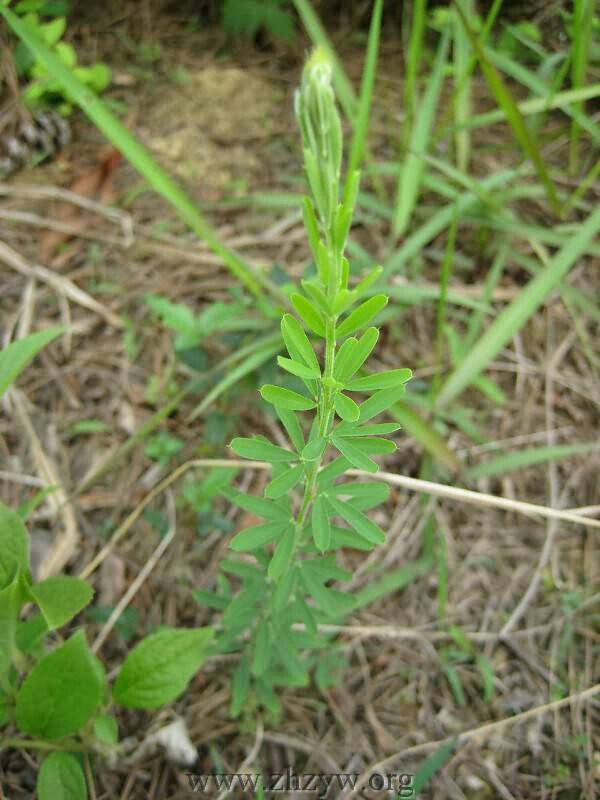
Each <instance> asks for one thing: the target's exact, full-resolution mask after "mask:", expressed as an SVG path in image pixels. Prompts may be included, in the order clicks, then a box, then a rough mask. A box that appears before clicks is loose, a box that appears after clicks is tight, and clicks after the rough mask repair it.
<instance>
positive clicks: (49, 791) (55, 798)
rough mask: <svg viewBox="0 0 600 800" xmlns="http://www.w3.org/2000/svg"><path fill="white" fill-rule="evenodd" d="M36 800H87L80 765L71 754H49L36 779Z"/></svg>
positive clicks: (85, 785) (83, 776) (85, 786)
mask: <svg viewBox="0 0 600 800" xmlns="http://www.w3.org/2000/svg"><path fill="white" fill-rule="evenodd" d="M36 789H37V796H38V800H87V798H88V791H87V784H86V781H85V775H84V774H83V769H82V768H81V764H80V763H79V761H78V760H77V759H76V758H75V756H74V755H71V753H60V752H58V753H51V754H50V755H49V756H48V757H47V758H45V759H44V761H43V763H42V766H41V767H40V771H39V774H38V777H37V785H36Z"/></svg>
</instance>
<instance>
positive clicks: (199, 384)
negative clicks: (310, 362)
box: [75, 333, 283, 495]
mask: <svg viewBox="0 0 600 800" xmlns="http://www.w3.org/2000/svg"><path fill="white" fill-rule="evenodd" d="M282 347H283V345H282V343H281V336H280V335H279V333H276V334H273V335H271V336H266V337H264V338H261V339H259V340H258V341H256V340H255V341H253V342H252V343H251V344H250V345H247V346H246V347H242V348H240V349H239V350H236V351H235V352H233V353H232V354H231V355H229V356H227V357H226V358H225V359H224V360H223V361H222V362H221V363H220V364H219V367H218V370H219V371H220V370H229V369H230V368H233V369H232V371H234V372H235V371H236V368H235V365H237V364H242V365H246V364H247V362H248V360H249V359H250V358H251V357H252V356H253V355H254V354H258V358H261V356H263V355H264V361H267V360H268V359H269V357H270V356H274V355H276V354H277V353H279V352H281V348H282ZM216 373H217V370H216V369H215V370H210V371H209V372H208V373H206V375H205V376H204V377H203V378H201V379H200V380H194V381H191V382H190V383H189V384H188V385H187V386H185V387H184V388H183V389H182V390H181V391H180V392H178V393H177V394H176V395H175V397H173V399H172V400H169V402H168V403H166V404H165V405H164V406H163V407H162V408H160V409H159V410H158V411H157V412H156V413H155V414H153V415H152V416H151V417H150V419H148V420H146V421H145V422H144V423H143V424H142V425H140V427H139V428H138V429H137V430H136V431H135V432H134V433H133V435H132V436H130V437H129V438H128V439H127V440H126V441H125V442H124V444H122V445H121V446H120V447H119V448H118V450H117V451H116V452H115V453H113V455H112V456H111V457H110V458H109V459H108V460H107V461H106V462H104V463H103V464H101V465H100V466H99V467H98V468H97V469H96V470H95V471H94V472H93V473H92V474H91V475H89V476H88V477H87V478H86V479H85V482H83V483H81V484H80V485H79V486H78V487H77V489H76V490H75V494H76V495H80V494H81V493H82V492H86V491H87V490H88V489H89V488H90V487H91V486H92V485H93V484H94V483H96V481H98V480H99V479H100V478H102V477H103V476H104V475H106V473H107V472H110V471H111V470H113V469H114V468H115V466H116V465H117V464H119V463H121V462H122V461H123V459H124V458H125V457H126V456H127V454H128V453H129V452H131V450H133V449H134V448H135V447H137V445H138V444H140V442H143V441H144V440H145V439H147V437H148V436H150V434H151V433H153V432H154V431H155V430H156V429H157V428H158V427H159V426H160V425H161V424H162V423H163V421H164V420H166V419H167V418H168V417H170V416H171V414H172V413H173V412H174V411H175V410H176V409H177V408H179V406H180V405H181V403H182V402H183V400H185V398H187V397H189V395H191V394H193V393H194V392H204V391H206V387H207V383H208V385H210V380H211V379H212V378H213V376H214V377H215V378H216ZM230 374H231V373H229V372H228V375H227V377H229V375H230ZM246 374H247V370H246V371H244V370H242V371H241V374H240V373H239V372H236V375H237V377H238V378H240V379H241V378H243V377H244V376H245V375H246ZM207 379H208V380H207ZM230 386H231V381H228V382H227V383H224V382H223V381H221V382H218V381H217V383H216V384H215V386H214V388H213V389H212V391H211V392H210V393H207V394H206V396H205V397H204V399H203V400H202V402H201V403H200V405H199V406H196V409H195V412H197V414H201V413H203V412H204V411H206V410H207V409H208V408H209V407H210V405H211V404H212V403H213V402H214V401H215V400H216V399H217V398H218V397H219V396H220V395H221V394H222V393H223V392H224V391H225V390H226V389H227V388H230Z"/></svg>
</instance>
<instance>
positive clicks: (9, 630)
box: [0, 570, 20, 675]
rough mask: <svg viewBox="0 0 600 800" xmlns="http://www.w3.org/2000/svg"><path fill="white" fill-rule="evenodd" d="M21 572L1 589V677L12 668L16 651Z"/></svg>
mask: <svg viewBox="0 0 600 800" xmlns="http://www.w3.org/2000/svg"><path fill="white" fill-rule="evenodd" d="M19 597H20V572H19V571H18V570H17V572H16V574H15V576H14V577H13V579H12V581H11V582H10V583H9V584H7V585H6V586H4V588H2V589H0V675H4V673H6V672H7V670H8V669H9V667H10V664H11V661H12V658H13V655H14V649H15V636H16V631H17V622H18V618H19V608H20V602H19Z"/></svg>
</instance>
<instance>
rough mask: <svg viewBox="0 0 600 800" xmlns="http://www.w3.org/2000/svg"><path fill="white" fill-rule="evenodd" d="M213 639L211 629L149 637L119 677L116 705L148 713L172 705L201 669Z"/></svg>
mask: <svg viewBox="0 0 600 800" xmlns="http://www.w3.org/2000/svg"><path fill="white" fill-rule="evenodd" d="M212 637H213V631H212V629H211V628H195V629H184V628H165V629H164V630H160V631H157V632H156V633H151V634H150V635H149V636H146V638H145V639H142V641H141V642H140V643H139V644H138V645H137V646H136V647H134V648H133V650H132V651H131V652H130V653H129V655H128V656H127V658H126V659H125V663H124V664H123V666H122V668H121V671H120V672H119V674H118V675H117V679H116V681H115V684H114V686H113V692H112V694H113V698H114V700H115V702H116V703H118V704H119V705H122V706H125V707H126V708H149V709H151V708H158V707H159V706H163V705H166V704H167V703H171V702H172V701H173V700H175V699H176V698H177V697H179V695H180V694H182V693H183V692H184V691H185V688H186V686H187V685H188V683H189V681H190V680H191V679H192V678H193V676H194V675H195V674H196V672H198V670H199V669H200V667H201V666H202V663H203V662H204V659H205V658H206V650H207V646H208V644H209V642H210V640H211V639H212Z"/></svg>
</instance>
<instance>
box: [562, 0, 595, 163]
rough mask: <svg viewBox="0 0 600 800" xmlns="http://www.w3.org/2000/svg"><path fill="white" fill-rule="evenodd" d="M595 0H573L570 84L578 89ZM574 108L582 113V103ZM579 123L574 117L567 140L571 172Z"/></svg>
mask: <svg viewBox="0 0 600 800" xmlns="http://www.w3.org/2000/svg"><path fill="white" fill-rule="evenodd" d="M595 5H596V3H595V0H574V3H573V41H572V44H571V85H572V86H573V88H575V89H578V88H580V87H582V86H584V85H585V80H586V72H587V68H588V62H589V56H590V46H591V44H592V31H593V29H594V6H595ZM574 110H576V111H578V112H579V113H580V114H583V104H582V103H578V104H577V105H576V106H575V108H574ZM580 140H581V125H580V122H579V120H577V119H574V120H573V122H572V124H571V137H570V140H569V168H570V170H571V174H575V173H576V172H577V169H578V166H579V143H580Z"/></svg>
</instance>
